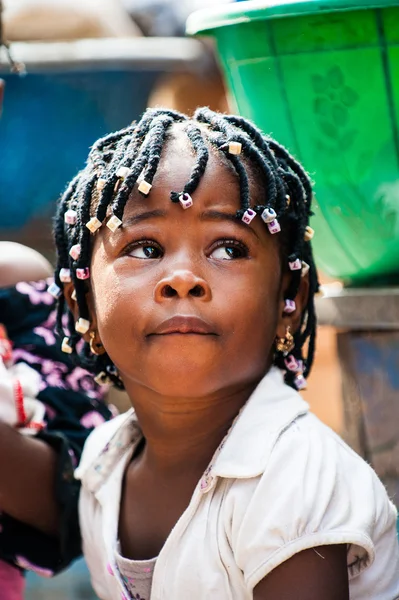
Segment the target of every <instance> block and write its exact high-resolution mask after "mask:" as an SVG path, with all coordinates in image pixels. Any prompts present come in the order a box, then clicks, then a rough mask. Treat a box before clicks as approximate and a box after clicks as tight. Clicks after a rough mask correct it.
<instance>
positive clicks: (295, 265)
mask: <svg viewBox="0 0 399 600" xmlns="http://www.w3.org/2000/svg"><path fill="white" fill-rule="evenodd" d="M288 265H289V267H290V269H291V271H300V270H301V269H302V261H301V259H300V258H296V259H295V260H292V261H291V262H289V263H288Z"/></svg>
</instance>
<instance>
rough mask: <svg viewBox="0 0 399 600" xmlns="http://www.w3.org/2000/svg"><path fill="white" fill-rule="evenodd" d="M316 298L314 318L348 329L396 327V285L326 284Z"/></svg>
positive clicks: (398, 301) (398, 307) (398, 319)
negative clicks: (377, 286) (371, 286)
mask: <svg viewBox="0 0 399 600" xmlns="http://www.w3.org/2000/svg"><path fill="white" fill-rule="evenodd" d="M321 291H322V296H319V297H318V298H317V299H316V310H317V315H318V321H319V323H320V324H321V325H333V326H334V327H337V328H339V329H348V330H350V331H367V332H371V331H376V330H377V331H398V330H399V288H397V287H391V288H343V287H342V285H339V284H338V285H337V284H328V285H324V286H322V288H321Z"/></svg>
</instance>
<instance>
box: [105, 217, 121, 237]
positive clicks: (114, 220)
mask: <svg viewBox="0 0 399 600" xmlns="http://www.w3.org/2000/svg"><path fill="white" fill-rule="evenodd" d="M121 225H122V221H121V219H118V217H117V216H116V215H112V217H110V218H109V219H108V221H107V227H108V229H110V230H111V231H112V233H114V232H115V231H116V230H117V229H118V227H120V226H121Z"/></svg>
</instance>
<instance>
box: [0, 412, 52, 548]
mask: <svg viewBox="0 0 399 600" xmlns="http://www.w3.org/2000/svg"><path fill="white" fill-rule="evenodd" d="M56 465H57V455H56V453H55V451H54V450H53V449H52V447H51V446H49V445H48V444H46V443H45V442H43V441H41V440H38V439H35V438H30V437H25V436H23V435H21V434H20V433H18V431H15V430H14V429H12V428H11V427H10V426H8V425H6V424H5V423H2V422H0V506H1V509H2V511H3V512H5V513H7V514H8V515H10V516H12V517H14V518H15V519H18V520H20V521H22V522H24V523H26V524H28V525H31V526H32V527H35V528H37V529H39V530H41V531H43V532H45V533H47V534H49V535H53V536H56V535H57V534H58V530H59V529H58V526H59V506H58V504H57V502H56V497H55V493H54V488H55V479H56Z"/></svg>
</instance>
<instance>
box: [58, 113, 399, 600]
mask: <svg viewBox="0 0 399 600" xmlns="http://www.w3.org/2000/svg"><path fill="white" fill-rule="evenodd" d="M311 201H312V189H311V184H310V182H309V179H308V177H307V175H306V173H305V172H304V170H303V169H302V167H301V166H300V165H299V164H298V163H297V162H296V161H295V160H294V159H293V158H292V157H291V156H290V155H289V154H288V152H287V151H286V150H285V149H284V148H282V147H281V146H280V145H279V144H278V143H277V142H275V141H274V140H272V139H271V138H269V137H267V136H265V135H263V134H262V133H261V132H260V131H259V130H258V129H256V128H255V126H254V125H252V124H251V123H250V122H249V121H247V120H245V119H243V118H241V117H235V116H228V115H221V114H216V113H213V112H211V111H210V110H209V109H206V108H203V109H199V110H198V111H197V112H196V114H195V116H194V118H192V119H189V118H188V117H186V116H184V115H182V114H178V113H175V112H173V111H169V110H148V111H147V112H146V113H145V114H144V116H143V117H142V119H141V120H140V121H139V122H138V123H134V124H133V125H132V126H130V127H128V128H127V129H124V130H122V131H119V132H116V133H113V134H111V135H109V136H107V137H105V138H104V139H101V140H99V141H98V142H97V143H96V144H95V145H94V146H93V148H92V150H91V152H90V155H89V158H88V163H87V166H86V168H85V169H84V170H83V171H82V172H81V173H79V174H78V176H77V177H76V178H75V179H74V180H73V181H72V183H71V184H70V186H69V188H68V189H67V191H66V193H65V194H64V196H63V198H62V200H61V202H60V205H59V211H58V216H57V219H56V228H55V235H56V242H57V246H58V256H59V258H58V267H57V271H56V283H57V286H58V288H57V289H56V290H55V291H56V292H57V293H58V294H59V295H60V303H59V311H58V327H59V329H60V330H62V317H63V313H64V310H66V306H67V305H68V306H69V309H68V310H67V312H68V315H69V331H70V332H72V334H69V335H66V336H65V338H64V340H63V348H64V350H65V351H66V352H71V353H72V352H74V353H78V354H80V356H81V358H82V360H83V362H84V364H85V365H89V366H91V367H92V368H93V369H94V371H95V372H96V373H97V378H99V379H102V380H103V381H109V380H111V381H113V382H114V383H116V385H118V386H122V385H123V386H124V387H125V389H126V390H127V392H128V394H129V396H130V398H131V402H132V406H133V410H131V411H130V412H128V413H127V414H126V415H123V416H121V417H117V418H116V419H114V420H113V421H111V422H110V423H108V424H105V425H103V426H101V427H99V428H97V430H96V431H95V432H93V433H92V434H91V436H90V437H89V440H88V442H87V444H86V446H85V450H84V454H83V458H82V461H81V464H80V467H79V469H78V471H77V477H78V478H79V479H81V481H82V490H81V497H80V519H81V528H82V533H83V544H84V552H85V555H86V559H87V562H88V565H89V568H90V571H91V575H92V581H93V586H94V589H95V591H96V593H97V594H98V596H99V597H100V598H102V599H104V600H111V599H115V600H116V599H117V600H120V598H125V599H132V598H133V599H136V600H139V599H140V600H144V599H145V600H150V599H151V600H165V599H166V598H173V599H174V600H187V598H192V599H198V600H204V599H207V598H218V599H219V598H220V599H223V600H227V599H235V600H247V599H250V598H254V599H256V600H265V599H270V598H273V600H276V599H281V600H283V599H285V598H292V597H295V598H296V600H305V599H306V600H320V599H321V598H323V600H346V599H348V598H351V599H352V600H354V599H366V598H373V599H378V600H393V599H394V598H398V597H399V551H398V544H397V539H396V531H395V523H396V510H395V508H394V506H393V505H392V504H391V502H390V501H389V499H388V497H387V494H386V492H385V489H384V487H383V486H382V484H381V483H380V481H379V480H378V478H377V477H376V475H375V473H374V472H373V470H372V469H371V468H370V467H369V466H368V465H367V464H366V463H365V462H364V461H363V460H361V459H360V458H359V457H358V456H357V455H356V454H355V453H354V452H352V451H351V450H350V448H348V447H347V446H346V445H345V444H344V442H343V441H342V440H341V439H340V438H339V437H338V436H336V435H335V434H334V433H333V432H332V431H331V430H329V429H328V428H327V427H326V426H324V425H323V424H322V423H321V422H320V421H318V420H317V419H316V418H315V417H314V416H313V415H312V414H311V413H310V412H309V408H308V405H307V404H306V403H305V402H304V401H303V400H302V399H301V397H300V395H299V394H298V392H297V390H300V389H303V388H304V387H305V383H306V382H305V380H306V377H307V375H308V374H309V371H310V368H311V364H312V360H313V355H314V349H315V326H316V318H315V313H314V303H313V299H314V294H315V292H316V291H317V288H318V284H317V274H316V270H315V266H314V262H313V258H312V251H311V245H310V240H311V238H312V236H313V230H312V229H311V228H310V227H309V225H308V222H309V216H310V215H311ZM82 337H83V340H84V342H85V343H84V344H83V345H82V344H81V338H82Z"/></svg>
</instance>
